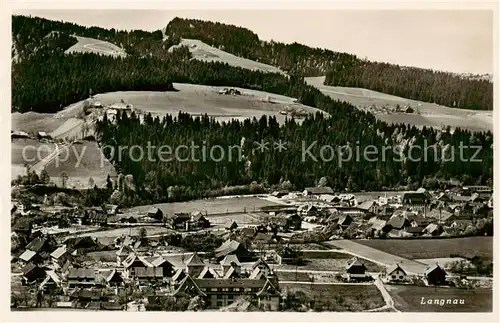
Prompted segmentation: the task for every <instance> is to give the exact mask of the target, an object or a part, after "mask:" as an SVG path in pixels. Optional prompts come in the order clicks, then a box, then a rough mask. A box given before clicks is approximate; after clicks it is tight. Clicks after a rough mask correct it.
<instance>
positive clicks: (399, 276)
mask: <svg viewBox="0 0 500 323" xmlns="http://www.w3.org/2000/svg"><path fill="white" fill-rule="evenodd" d="M386 276H387V278H389V281H391V282H404V281H408V280H409V277H408V274H407V273H406V271H405V270H404V269H403V268H401V266H400V265H399V264H394V265H392V266H391V267H389V268H388V269H387V275H386Z"/></svg>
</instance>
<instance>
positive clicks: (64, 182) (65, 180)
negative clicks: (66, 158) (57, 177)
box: [61, 172, 69, 188]
mask: <svg viewBox="0 0 500 323" xmlns="http://www.w3.org/2000/svg"><path fill="white" fill-rule="evenodd" d="M68 179H69V176H68V173H66V172H62V173H61V184H62V187H64V188H66V185H67V184H68Z"/></svg>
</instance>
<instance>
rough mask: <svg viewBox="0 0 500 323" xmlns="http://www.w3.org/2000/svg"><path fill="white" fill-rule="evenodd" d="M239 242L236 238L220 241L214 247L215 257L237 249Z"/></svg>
mask: <svg viewBox="0 0 500 323" xmlns="http://www.w3.org/2000/svg"><path fill="white" fill-rule="evenodd" d="M239 246H240V243H239V242H238V241H236V240H226V241H224V242H223V243H222V245H221V246H220V247H219V248H217V249H215V255H216V257H221V256H225V255H228V254H230V253H231V252H234V251H236V250H238V248H239Z"/></svg>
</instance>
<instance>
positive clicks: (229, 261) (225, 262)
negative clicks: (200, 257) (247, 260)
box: [220, 255, 241, 266]
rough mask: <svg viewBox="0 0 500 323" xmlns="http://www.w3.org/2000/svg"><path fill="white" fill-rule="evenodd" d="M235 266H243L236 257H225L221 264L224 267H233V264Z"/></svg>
mask: <svg viewBox="0 0 500 323" xmlns="http://www.w3.org/2000/svg"><path fill="white" fill-rule="evenodd" d="M233 263H234V264H235V265H237V266H241V263H240V261H239V259H238V257H237V256H236V255H227V256H226V257H224V259H223V260H222V261H221V262H220V264H221V265H222V266H231V265H232V264H233Z"/></svg>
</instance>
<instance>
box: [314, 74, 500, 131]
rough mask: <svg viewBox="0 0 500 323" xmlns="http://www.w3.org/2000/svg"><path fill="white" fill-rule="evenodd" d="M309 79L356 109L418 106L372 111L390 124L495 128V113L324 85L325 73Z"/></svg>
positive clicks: (471, 128) (477, 128)
mask: <svg viewBox="0 0 500 323" xmlns="http://www.w3.org/2000/svg"><path fill="white" fill-rule="evenodd" d="M305 79H306V82H307V84H309V85H312V86H314V87H316V88H318V89H319V90H320V91H321V92H323V93H324V94H325V95H328V96H330V97H331V98H333V99H335V100H339V101H346V102H349V103H350V104H352V105H354V106H355V107H357V108H360V109H364V108H368V107H369V106H372V105H375V106H377V107H383V106H392V107H395V106H396V105H398V104H399V105H400V106H405V105H407V104H409V105H410V106H411V107H413V108H415V107H417V106H419V105H420V106H419V111H420V114H415V113H414V114H406V113H391V114H388V113H383V111H382V110H380V111H378V110H377V111H373V112H374V115H375V116H376V117H377V118H378V119H380V120H383V121H385V122H387V123H406V124H409V125H414V126H419V127H422V126H427V127H436V128H441V127H442V126H443V125H445V126H446V125H449V126H451V127H452V128H458V127H460V128H464V129H469V130H472V131H487V130H491V131H492V130H493V112H492V111H476V110H466V109H455V108H449V107H446V106H442V105H438V104H435V103H427V102H421V101H416V100H411V99H405V98H402V97H397V96H394V95H389V94H385V93H381V92H377V91H372V90H368V89H363V88H349V87H341V86H328V85H324V84H323V82H324V80H325V77H324V76H320V77H306V78H305Z"/></svg>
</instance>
